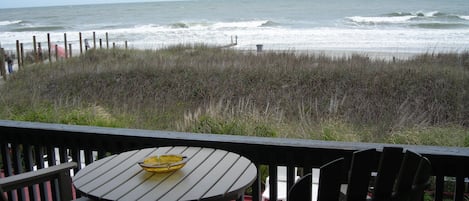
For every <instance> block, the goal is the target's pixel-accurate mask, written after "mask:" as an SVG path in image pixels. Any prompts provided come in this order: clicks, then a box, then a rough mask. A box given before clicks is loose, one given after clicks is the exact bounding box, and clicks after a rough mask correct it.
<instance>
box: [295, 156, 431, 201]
mask: <svg viewBox="0 0 469 201" xmlns="http://www.w3.org/2000/svg"><path fill="white" fill-rule="evenodd" d="M376 154H378V152H377V151H376V149H368V150H363V151H357V152H354V153H353V156H352V161H351V163H350V166H349V167H348V168H347V164H346V163H345V159H344V158H339V159H337V160H334V161H332V162H329V163H327V164H325V165H323V166H322V167H321V168H320V176H319V187H318V201H338V200H347V201H366V200H372V201H418V200H422V199H423V192H424V190H425V188H427V187H428V185H429V178H430V175H431V165H430V162H429V161H428V159H427V158H425V157H423V156H421V155H420V154H418V153H415V152H413V151H410V150H406V151H405V152H403V149H402V148H396V147H385V148H384V149H383V152H382V153H381V156H380V158H379V163H378V167H377V170H376V162H375V160H374V159H375V158H376ZM344 168H347V169H344ZM344 171H348V174H347V178H346V181H345V182H343V180H344V178H343V176H342V174H343V173H344ZM373 172H376V177H372V173H373ZM311 177H312V176H311V174H308V175H305V176H304V177H302V178H301V179H300V180H299V181H298V182H297V183H295V184H294V185H293V187H292V189H290V191H289V193H288V199H287V200H288V201H310V200H311ZM342 183H344V185H346V187H347V190H346V192H341V185H342Z"/></svg>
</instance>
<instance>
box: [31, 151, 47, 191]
mask: <svg viewBox="0 0 469 201" xmlns="http://www.w3.org/2000/svg"><path fill="white" fill-rule="evenodd" d="M34 148H35V155H36V156H35V157H36V166H37V169H42V168H45V166H44V162H45V161H44V149H45V148H44V147H42V146H38V145H36V146H35V147H34ZM39 195H40V198H41V200H48V198H49V196H48V195H49V192H48V191H47V183H42V184H39Z"/></svg>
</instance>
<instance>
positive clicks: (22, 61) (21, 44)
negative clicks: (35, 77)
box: [18, 43, 24, 70]
mask: <svg viewBox="0 0 469 201" xmlns="http://www.w3.org/2000/svg"><path fill="white" fill-rule="evenodd" d="M20 50H21V65H19V64H18V70H21V68H22V67H24V49H23V43H20Z"/></svg>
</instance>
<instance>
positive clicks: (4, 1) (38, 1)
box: [0, 0, 168, 8]
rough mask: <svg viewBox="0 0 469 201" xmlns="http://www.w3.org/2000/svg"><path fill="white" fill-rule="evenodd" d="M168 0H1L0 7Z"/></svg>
mask: <svg viewBox="0 0 469 201" xmlns="http://www.w3.org/2000/svg"><path fill="white" fill-rule="evenodd" d="M148 1H168V0H1V3H0V8H22V7H42V6H62V5H83V4H102V3H124V2H148Z"/></svg>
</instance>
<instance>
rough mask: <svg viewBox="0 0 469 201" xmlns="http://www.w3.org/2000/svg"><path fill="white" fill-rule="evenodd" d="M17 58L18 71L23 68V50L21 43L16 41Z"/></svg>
mask: <svg viewBox="0 0 469 201" xmlns="http://www.w3.org/2000/svg"><path fill="white" fill-rule="evenodd" d="M16 58H17V60H18V69H20V68H21V50H20V41H19V40H16Z"/></svg>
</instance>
